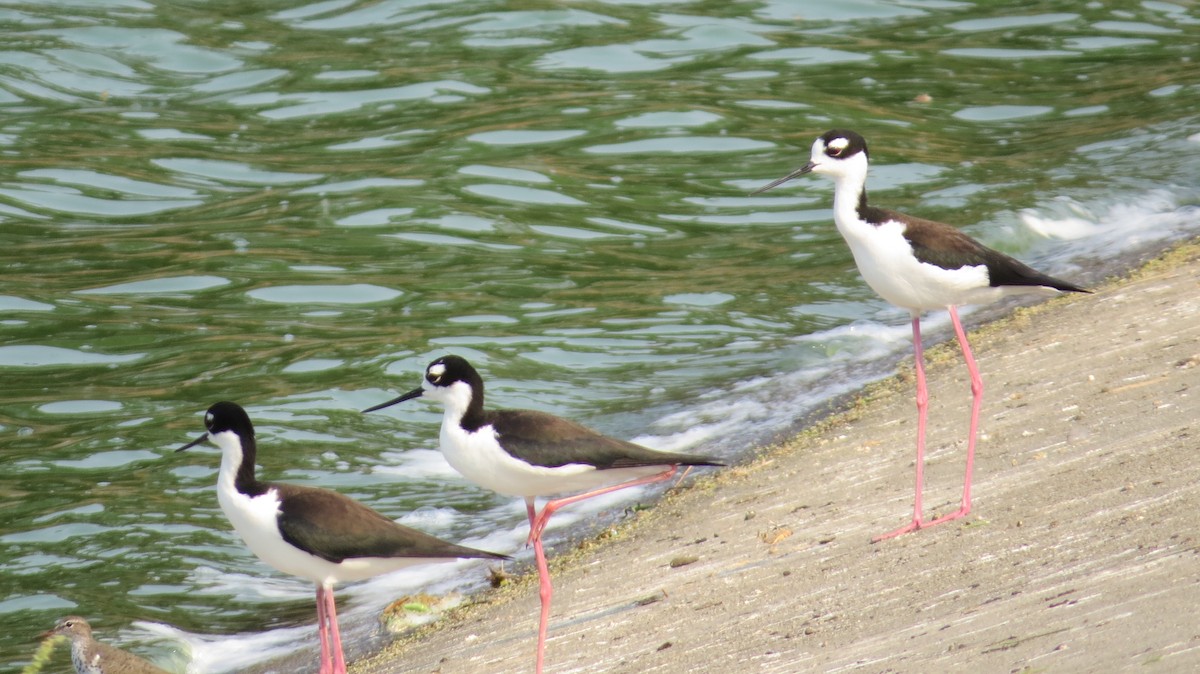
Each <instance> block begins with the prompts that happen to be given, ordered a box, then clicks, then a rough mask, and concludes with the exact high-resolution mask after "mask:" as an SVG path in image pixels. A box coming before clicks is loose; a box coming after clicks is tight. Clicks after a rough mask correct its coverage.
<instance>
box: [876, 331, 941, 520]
mask: <svg viewBox="0 0 1200 674" xmlns="http://www.w3.org/2000/svg"><path fill="white" fill-rule="evenodd" d="M956 320H957V319H956ZM912 333H913V353H914V355H915V357H916V361H915V362H916V370H917V372H916V374H917V493H916V496H914V497H913V516H912V521H911V522H909V523H908V524H906V525H904V526H902V527H900V528H899V529H896V530H895V531H890V532H888V533H886V534H882V535H879V536H876V537H875V538H872V539H871V542H872V543H878V542H879V541H884V540H887V539H889V538H895V537H896V536H900V535H903V534H907V533H909V532H913V531H916V530H917V529H920V528H921V527H922V526H924V525H922V524H921V492H922V491H923V490H924V489H925V420H926V418H927V417H928V413H929V391H928V389H926V388H925V351H924V349H923V348H922V347H921V316H920V315H919V314H913V318H912Z"/></svg>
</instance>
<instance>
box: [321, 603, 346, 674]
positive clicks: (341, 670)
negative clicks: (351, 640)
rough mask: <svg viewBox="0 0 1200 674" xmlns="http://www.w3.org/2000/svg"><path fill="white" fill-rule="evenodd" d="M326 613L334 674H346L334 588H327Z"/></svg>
mask: <svg viewBox="0 0 1200 674" xmlns="http://www.w3.org/2000/svg"><path fill="white" fill-rule="evenodd" d="M325 602H326V607H325V613H326V615H327V616H328V617H329V641H330V645H331V650H332V653H331V655H332V660H333V662H332V665H333V674H346V656H345V655H344V654H343V653H342V634H341V631H340V630H338V619H337V600H336V599H335V598H334V594H333V588H332V587H326V588H325Z"/></svg>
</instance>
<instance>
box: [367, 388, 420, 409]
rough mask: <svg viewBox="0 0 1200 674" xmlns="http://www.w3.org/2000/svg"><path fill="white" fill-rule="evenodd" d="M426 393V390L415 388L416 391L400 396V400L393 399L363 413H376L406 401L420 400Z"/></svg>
mask: <svg viewBox="0 0 1200 674" xmlns="http://www.w3.org/2000/svg"><path fill="white" fill-rule="evenodd" d="M424 393H425V389H423V388H415V389H413V390H411V391H409V392H408V393H405V394H404V395H402V396H400V397H399V398H393V399H391V400H389V401H387V402H386V403H380V404H378V405H376V406H374V407H368V408H367V409H365V410H363V411H362V413H363V414H366V413H367V412H374V411H375V410H381V409H383V408H385V407H391V406H392V405H396V404H398V403H402V402H404V401H405V400H412V399H413V398H420V397H421V396H422V395H423V394H424Z"/></svg>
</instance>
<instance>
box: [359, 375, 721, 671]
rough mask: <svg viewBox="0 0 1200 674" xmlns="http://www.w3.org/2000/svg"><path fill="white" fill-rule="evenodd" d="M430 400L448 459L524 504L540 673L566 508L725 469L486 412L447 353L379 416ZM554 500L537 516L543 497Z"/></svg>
mask: <svg viewBox="0 0 1200 674" xmlns="http://www.w3.org/2000/svg"><path fill="white" fill-rule="evenodd" d="M421 396H425V397H428V398H431V399H433V400H438V401H441V402H442V403H443V404H444V405H445V407H446V414H445V416H444V417H443V418H442V431H441V437H440V444H441V450H442V453H443V454H444V455H445V456H446V460H447V461H448V462H449V463H450V465H451V466H453V467H454V469H455V470H457V471H458V472H460V473H462V474H463V475H464V476H465V477H466V478H467V479H468V480H471V481H472V482H474V483H476V484H478V485H480V486H483V487H486V488H488V489H491V490H492V491H495V492H499V493H501V494H504V495H507V496H520V497H522V498H524V499H525V510H526V513H527V515H528V516H529V538H528V540H527V543H529V544H532V545H533V550H534V556H535V558H536V560H537V568H538V578H539V580H540V595H541V601H542V612H541V618H540V620H539V622H538V645H537V666H536V671H537V672H539V673H540V672H541V671H542V661H543V658H544V654H545V645H546V628H547V623H548V620H549V616H550V598H551V595H552V594H553V587H552V586H551V584H550V571H549V570H548V569H547V567H546V554H545V551H544V550H543V549H542V531H543V530H544V529H545V528H546V523H547V522H549V520H550V516H551V515H553V514H554V512H555V511H556V510H558V509H559V508H562V507H563V506H566V505H569V504H572V503H577V502H579V501H582V500H584V499H586V498H591V497H593V496H599V495H601V494H608V493H610V492H614V491H617V490H618V489H625V488H627V487H636V486H638V485H644V484H650V483H652V482H659V481H661V480H666V479H668V478H670V477H671V476H672V475H674V474H675V471H676V469H677V468H678V466H720V465H724V464H723V463H722V462H721V461H718V460H716V459H713V458H709V457H703V456H690V455H687V454H674V453H668V452H659V451H655V450H652V449H647V448H646V447H642V446H640V445H635V444H633V443H631V442H625V441H624V440H617V439H616V438H610V437H608V436H606V435H601V434H600V433H597V432H596V431H593V430H591V429H590V428H585V427H584V426H581V425H579V424H577V423H575V422H573V421H568V420H566V419H563V418H560V417H556V416H554V415H552V414H547V413H545V412H535V411H532V410H485V409H484V408H483V378H482V377H480V376H479V373H478V372H476V371H475V368H474V367H471V364H470V363H468V362H467V361H466V359H464V358H461V357H459V356H443V357H442V358H438V359H437V360H435V361H433V362H432V363H430V364H429V367H427V368H426V369H425V380H424V381H423V382H422V385H421V387H420V388H416V389H413V390H412V391H409V392H408V393H405V394H404V395H402V396H400V397H398V398H395V399H393V400H389V401H387V402H385V403H382V404H379V405H376V406H374V407H371V408H369V409H366V410H363V412H364V413H365V412H373V411H375V410H379V409H383V408H385V407H388V406H391V405H395V404H396V403H401V402H404V401H405V400H411V399H413V398H419V397H421ZM569 492H582V493H576V494H574V495H572V496H566V497H563V498H557V499H551V500H549V501H547V502H546V504H545V505H544V506H542V511H541V512H540V513H538V512H537V509H536V506H535V503H534V501H535V499H536V498H537V497H539V496H551V495H554V494H564V493H569Z"/></svg>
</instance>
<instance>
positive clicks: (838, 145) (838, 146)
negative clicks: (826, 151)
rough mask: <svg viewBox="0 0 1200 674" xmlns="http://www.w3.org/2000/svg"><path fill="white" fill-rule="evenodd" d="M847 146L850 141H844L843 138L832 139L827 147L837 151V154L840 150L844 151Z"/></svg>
mask: <svg viewBox="0 0 1200 674" xmlns="http://www.w3.org/2000/svg"><path fill="white" fill-rule="evenodd" d="M849 144H850V141H848V140H846V139H845V138H834V139H833V140H831V141H829V147H830V148H831V149H834V150H838V151H839V152H840V151H841V150H845V149H846V146H847V145H849Z"/></svg>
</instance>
